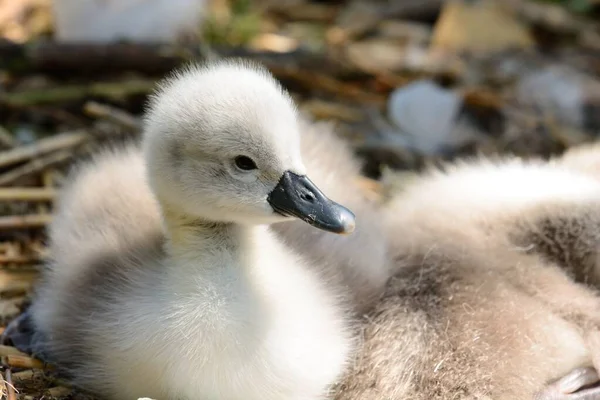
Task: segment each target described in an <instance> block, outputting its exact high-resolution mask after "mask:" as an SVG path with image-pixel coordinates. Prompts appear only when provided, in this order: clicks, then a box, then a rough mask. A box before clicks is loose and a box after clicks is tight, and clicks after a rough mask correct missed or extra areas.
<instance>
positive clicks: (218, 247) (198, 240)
mask: <svg viewBox="0 0 600 400" xmlns="http://www.w3.org/2000/svg"><path fill="white" fill-rule="evenodd" d="M163 218H164V223H165V228H166V236H167V247H166V250H167V253H168V254H169V255H170V256H172V257H178V258H189V259H194V258H197V257H198V255H199V254H206V253H211V254H214V253H216V252H228V253H235V252H237V251H239V249H240V248H241V247H245V246H246V244H247V243H248V242H249V241H250V238H251V236H252V232H253V231H254V230H256V229H260V227H259V226H258V225H256V226H255V225H245V224H236V223H232V222H223V221H211V220H208V219H204V218H200V217H193V216H189V215H185V214H183V213H181V212H178V211H174V210H172V209H169V208H166V207H163Z"/></svg>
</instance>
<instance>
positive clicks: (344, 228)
mask: <svg viewBox="0 0 600 400" xmlns="http://www.w3.org/2000/svg"><path fill="white" fill-rule="evenodd" d="M340 208H341V209H340V212H339V218H338V221H339V225H338V229H336V230H335V231H334V233H339V234H341V235H349V234H351V233H352V232H354V229H355V228H356V217H355V216H354V214H353V213H352V211H350V210H348V209H347V208H345V207H340Z"/></svg>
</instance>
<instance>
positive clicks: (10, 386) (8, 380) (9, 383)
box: [5, 369, 17, 400]
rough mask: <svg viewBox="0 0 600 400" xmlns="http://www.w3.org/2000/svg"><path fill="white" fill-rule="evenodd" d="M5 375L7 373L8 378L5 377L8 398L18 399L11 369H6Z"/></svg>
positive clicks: (10, 399) (9, 399)
mask: <svg viewBox="0 0 600 400" xmlns="http://www.w3.org/2000/svg"><path fill="white" fill-rule="evenodd" d="M5 375H6V379H5V383H6V400H17V393H16V391H15V386H14V385H13V382H12V376H11V372H10V369H7V370H6V372H5Z"/></svg>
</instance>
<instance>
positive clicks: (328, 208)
mask: <svg viewBox="0 0 600 400" xmlns="http://www.w3.org/2000/svg"><path fill="white" fill-rule="evenodd" d="M267 201H268V202H269V204H271V207H273V209H274V210H275V211H276V212H278V213H279V214H281V215H285V216H289V215H293V216H295V217H297V218H300V219H301V220H303V221H305V222H307V223H309V224H310V225H312V226H314V227H316V228H319V229H322V230H324V231H328V232H334V233H340V234H348V233H352V231H354V227H355V217H354V214H353V213H352V211H350V210H348V209H347V208H346V207H344V206H342V205H340V204H338V203H336V202H334V201H332V200H330V199H328V198H327V197H326V196H325V195H324V194H323V192H321V191H320V190H319V188H317V187H316V186H315V184H314V183H312V182H311V180H310V179H308V178H307V177H306V176H304V175H303V176H301V175H296V174H294V173H293V172H290V171H286V172H285V173H284V174H283V176H282V177H281V179H280V180H279V183H278V184H277V186H275V188H274V189H273V191H272V192H271V193H270V194H269V197H268V198H267Z"/></svg>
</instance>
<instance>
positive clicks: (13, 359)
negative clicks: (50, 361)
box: [6, 355, 47, 369]
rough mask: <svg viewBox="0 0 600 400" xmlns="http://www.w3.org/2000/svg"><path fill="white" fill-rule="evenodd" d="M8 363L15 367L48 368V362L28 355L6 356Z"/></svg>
mask: <svg viewBox="0 0 600 400" xmlns="http://www.w3.org/2000/svg"><path fill="white" fill-rule="evenodd" d="M6 364H8V366H10V367H13V368H35V369H45V368H47V366H46V364H44V363H43V362H42V361H40V360H36V359H35V358H31V357H29V356H28V355H11V356H6Z"/></svg>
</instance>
